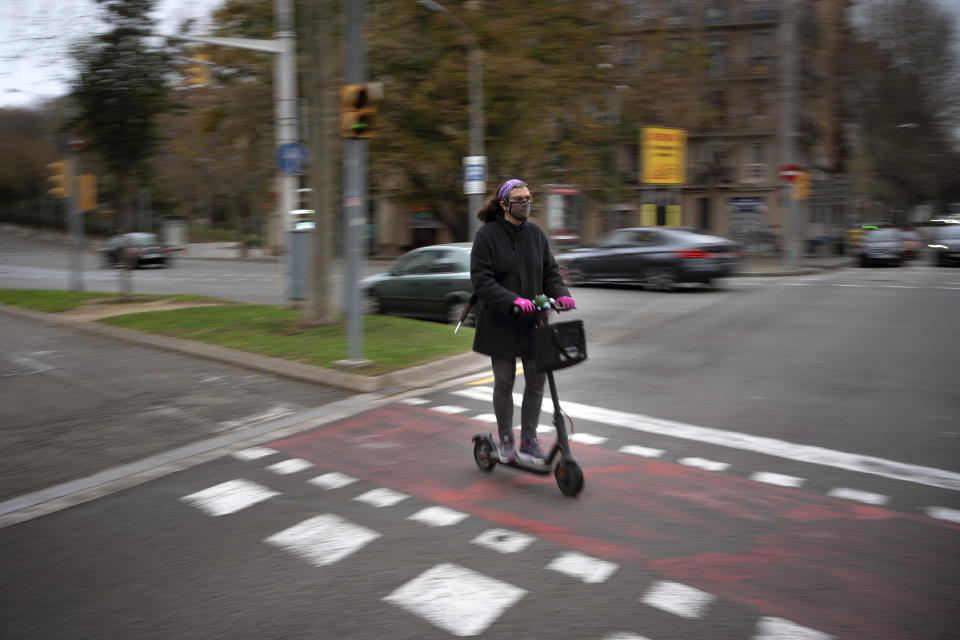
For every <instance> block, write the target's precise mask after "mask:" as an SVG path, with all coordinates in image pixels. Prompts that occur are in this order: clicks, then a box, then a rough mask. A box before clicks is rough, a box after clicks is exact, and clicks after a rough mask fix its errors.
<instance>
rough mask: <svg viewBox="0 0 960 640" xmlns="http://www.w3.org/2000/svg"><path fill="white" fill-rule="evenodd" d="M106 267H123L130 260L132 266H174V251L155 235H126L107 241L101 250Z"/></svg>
mask: <svg viewBox="0 0 960 640" xmlns="http://www.w3.org/2000/svg"><path fill="white" fill-rule="evenodd" d="M100 251H101V253H102V255H103V264H104V266H105V267H114V266H122V265H123V264H125V260H129V261H130V264H131V266H133V267H135V268H139V267H142V266H145V265H156V266H160V267H172V266H173V250H172V249H169V248H167V247H165V246H163V243H162V242H161V241H160V238H158V237H157V234H155V233H143V232H136V233H124V234H122V235H119V236H114V237H112V238H110V239H109V240H108V241H107V244H106V246H104V247H103V248H102V249H101V250H100Z"/></svg>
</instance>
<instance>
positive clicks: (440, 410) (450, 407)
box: [431, 405, 468, 414]
mask: <svg viewBox="0 0 960 640" xmlns="http://www.w3.org/2000/svg"><path fill="white" fill-rule="evenodd" d="M431 409H432V410H433V411H437V412H438V413H449V414H454V413H466V412H467V411H468V409H467V408H466V407H456V406H453V405H443V406H440V407H431Z"/></svg>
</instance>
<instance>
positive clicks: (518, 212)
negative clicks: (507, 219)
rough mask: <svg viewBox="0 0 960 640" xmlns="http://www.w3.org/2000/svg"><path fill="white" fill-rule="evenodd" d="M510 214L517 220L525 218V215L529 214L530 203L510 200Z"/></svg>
mask: <svg viewBox="0 0 960 640" xmlns="http://www.w3.org/2000/svg"><path fill="white" fill-rule="evenodd" d="M509 205H510V209H509V211H510V215H511V216H513V217H514V218H516V219H517V220H526V219H527V216H529V215H530V203H529V202H510V203H509Z"/></svg>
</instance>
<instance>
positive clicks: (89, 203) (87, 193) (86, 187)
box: [77, 173, 97, 211]
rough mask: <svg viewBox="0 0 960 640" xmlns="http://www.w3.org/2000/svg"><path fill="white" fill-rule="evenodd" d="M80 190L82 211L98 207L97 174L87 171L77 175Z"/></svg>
mask: <svg viewBox="0 0 960 640" xmlns="http://www.w3.org/2000/svg"><path fill="white" fill-rule="evenodd" d="M77 187H78V190H79V191H80V211H93V210H94V209H96V208H97V176H95V175H93V174H92V173H85V174H84V175H82V176H77Z"/></svg>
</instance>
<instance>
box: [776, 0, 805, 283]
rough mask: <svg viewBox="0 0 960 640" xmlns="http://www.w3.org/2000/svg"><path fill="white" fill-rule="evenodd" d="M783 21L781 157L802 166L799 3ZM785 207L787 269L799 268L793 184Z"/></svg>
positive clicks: (784, 190) (787, 6)
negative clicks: (799, 142) (798, 121)
mask: <svg viewBox="0 0 960 640" xmlns="http://www.w3.org/2000/svg"><path fill="white" fill-rule="evenodd" d="M781 7H782V10H783V14H782V15H783V18H782V20H781V22H780V24H779V31H778V40H779V41H780V46H779V50H780V52H781V56H780V60H781V68H780V71H781V73H780V78H781V80H780V87H781V101H780V102H781V105H780V108H781V120H780V156H781V164H783V165H799V164H800V163H799V162H797V157H796V154H797V147H796V136H797V131H796V128H797V125H796V117H797V114H796V111H795V105H796V101H797V96H798V92H797V8H796V2H795V0H783V2H782V5H781ZM780 202H781V206H782V207H783V250H784V251H783V261H784V264H785V266H787V267H796V266H797V258H798V256H797V248H798V244H799V241H800V238H799V235H800V228H799V227H800V225H799V222H800V220H799V218H800V215H799V211H798V208H799V207H798V205H797V201H796V199H795V198H794V197H793V191H792V189H791V186H790V185H789V184H786V185H783V186H782V187H781V198H780Z"/></svg>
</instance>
